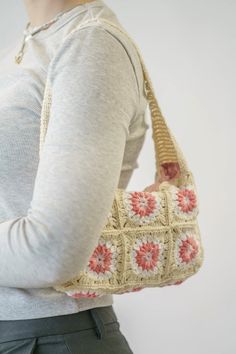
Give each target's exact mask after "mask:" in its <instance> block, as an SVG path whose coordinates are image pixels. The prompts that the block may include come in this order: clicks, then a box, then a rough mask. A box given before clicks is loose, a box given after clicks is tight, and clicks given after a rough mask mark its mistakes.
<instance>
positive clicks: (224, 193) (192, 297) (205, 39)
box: [0, 0, 236, 354]
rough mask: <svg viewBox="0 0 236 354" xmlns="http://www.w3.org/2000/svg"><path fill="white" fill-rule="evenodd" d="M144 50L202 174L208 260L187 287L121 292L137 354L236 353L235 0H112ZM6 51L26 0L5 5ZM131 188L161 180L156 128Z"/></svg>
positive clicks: (123, 317)
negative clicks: (156, 176)
mask: <svg viewBox="0 0 236 354" xmlns="http://www.w3.org/2000/svg"><path fill="white" fill-rule="evenodd" d="M104 1H105V2H106V3H107V4H108V5H109V6H110V7H111V8H112V9H114V10H115V11H116V13H117V15H118V17H119V18H120V20H121V21H122V22H123V24H124V25H125V26H126V29H127V30H128V31H129V33H130V35H131V36H132V38H133V39H134V40H135V41H136V43H137V44H138V46H139V48H140V50H141V52H142V54H143V58H144V60H145V62H146V65H147V67H148V69H149V73H150V76H151V78H152V81H153V84H154V88H155V91H156V96H157V99H158V101H159V104H160V106H161V108H162V112H163V114H164V115H165V117H166V120H167V122H168V124H169V126H170V128H171V129H172V130H173V133H174V134H175V136H176V138H177V141H178V142H179V143H180V145H181V147H182V149H183V152H184V153H185V156H186V159H187V161H188V162H189V166H190V168H191V170H192V172H193V173H194V176H195V179H196V183H197V186H198V192H199V199H200V214H199V218H198V220H199V225H200V229H201V231H202V239H203V242H204V246H205V262H204V265H203V267H202V268H201V270H200V271H199V273H197V274H196V275H195V276H194V277H192V278H190V279H189V280H187V281H186V282H185V283H183V284H182V285H180V286H176V287H174V286H172V287H166V288H151V289H144V290H142V291H141V292H140V293H131V294H124V295H122V296H121V295H116V296H115V304H114V308H115V310H116V312H117V315H118V317H119V321H120V323H121V329H122V331H123V332H124V334H125V335H126V337H127V339H128V341H129V343H130V346H131V347H132V348H133V350H134V353H135V354H143V353H147V354H156V353H163V354H178V353H179V354H180V353H181V354H233V353H235V352H236V336H235V334H234V330H235V327H234V326H235V323H236V301H235V298H236V284H235V283H236V282H235V279H236V274H235V273H236V272H235V268H236V256H235V253H236V232H235V229H233V221H234V219H236V207H235V200H234V198H236V193H235V192H236V188H235V182H236V168H235V156H234V151H236V146H235V145H236V143H235V129H236V125H235V119H236V105H235V89H236V68H235V61H236V24H235V12H236V2H235V1H234V0H198V1H193V0H178V1H176V0H147V1H139V0H129V1H127V0H119V1H115V0H104ZM0 17H1V21H0V38H1V42H0V46H1V47H0V50H1V49H3V47H4V46H5V45H7V43H9V41H12V40H14V38H15V37H16V36H19V35H20V33H21V31H23V27H24V25H25V22H26V14H25V12H24V10H23V5H22V2H20V1H19V0H11V1H8V2H7V1H4V2H3V1H1V2H0ZM139 164H140V168H139V169H138V170H136V171H135V173H134V175H133V177H132V179H131V181H130V184H129V188H128V189H129V190H135V189H136V190H139V189H140V190H142V189H143V188H144V187H145V186H146V185H148V184H151V183H152V182H153V176H154V168H155V165H154V152H153V143H152V138H151V129H149V132H148V135H147V139H146V142H145V145H144V148H143V150H142V152H141V155H140V158H139Z"/></svg>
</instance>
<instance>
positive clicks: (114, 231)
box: [39, 19, 204, 298]
mask: <svg viewBox="0 0 236 354" xmlns="http://www.w3.org/2000/svg"><path fill="white" fill-rule="evenodd" d="M102 22H103V23H106V24H107V25H108V26H109V25H111V26H113V27H114V28H116V29H117V30H119V31H121V32H123V33H125V34H126V35H127V36H128V37H129V35H128V34H127V33H126V31H124V29H122V28H121V27H120V26H117V25H116V24H114V23H113V22H110V21H109V20H106V19H89V20H86V21H84V22H82V23H81V24H79V26H77V27H76V28H74V29H73V30H72V31H74V30H77V29H78V27H79V28H82V27H84V26H91V25H96V23H98V24H101V23H102ZM70 33H71V32H70ZM129 39H130V40H131V41H132V42H133V40H132V39H131V38H130V37H129ZM133 44H134V46H135V48H136V50H137V52H138V54H139V58H140V61H141V64H142V69H143V75H144V86H145V95H146V97H147V100H148V104H149V110H150V113H151V118H152V130H153V133H152V138H153V141H154V149H155V163H156V171H157V172H156V174H157V176H165V173H167V172H166V171H167V170H168V166H170V165H172V166H174V167H176V166H177V171H178V173H177V174H176V175H175V176H176V178H172V179H171V182H170V181H168V180H163V181H162V182H161V183H160V185H159V190H156V191H152V192H148V191H127V190H124V189H120V188H117V190H116V191H115V195H114V200H113V204H112V207H111V210H110V211H109V213H108V215H107V221H106V224H105V225H104V228H103V231H102V233H101V235H100V238H99V240H98V244H97V247H96V248H95V249H94V251H93V253H92V254H91V257H90V259H89V260H88V263H87V266H86V267H85V269H84V270H83V271H80V272H78V275H77V276H76V277H75V278H73V279H69V280H68V281H67V282H65V283H63V284H57V285H56V286H55V287H54V288H55V290H57V291H59V292H64V293H66V294H67V295H68V296H71V297H74V298H81V297H87V298H88V297H89V298H91V297H99V296H102V295H105V294H124V293H127V292H134V291H140V290H142V289H144V288H146V287H163V286H169V285H177V284H181V283H182V282H183V281H184V280H186V279H187V278H189V277H191V276H192V275H194V274H196V273H197V272H198V270H199V269H200V267H201V266H202V263H203V259H204V249H203V245H202V240H201V235H200V230H199V225H198V222H197V215H198V213H199V208H198V207H199V203H198V198H197V190H196V185H195V181H194V177H193V174H192V172H191V171H190V170H189V167H188V165H187V162H186V160H185V158H184V156H183V153H182V151H181V149H180V147H179V145H178V143H177V141H176V139H175V137H174V136H173V134H172V132H171V131H170V129H169V127H168V125H167V123H166V121H165V119H164V117H163V115H162V113H161V111H160V108H159V106H158V103H157V100H156V97H155V94H154V90H153V86H152V83H151V80H150V78H149V75H148V72H147V69H146V67H145V64H144V62H143V59H142V57H141V54H140V52H139V49H138V47H137V45H136V44H135V43H134V42H133ZM51 98H52V92H51V88H50V85H49V82H48V80H46V85H45V91H44V99H43V104H42V111H41V124H40V149H39V151H40V152H41V150H42V145H43V142H44V139H45V134H46V131H47V125H48V121H49V117H50V104H51ZM39 154H40V153H39ZM173 181H174V182H173Z"/></svg>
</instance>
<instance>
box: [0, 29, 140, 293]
mask: <svg viewBox="0 0 236 354" xmlns="http://www.w3.org/2000/svg"><path fill="white" fill-rule="evenodd" d="M48 75H49V76H48V77H49V82H50V85H51V89H52V104H51V112H50V120H49V124H48V130H47V135H46V139H45V143H44V146H43V150H42V155H41V158H40V161H39V165H38V170H37V175H36V179H35V185H34V191H33V197H32V201H31V203H30V206H29V209H28V212H27V215H22V216H19V217H17V218H14V219H11V220H7V221H4V222H2V223H1V224H0V286H5V287H22V288H42V287H50V286H53V285H55V284H57V283H60V282H64V281H66V280H69V279H71V278H72V277H74V276H76V274H78V272H79V271H81V270H83V269H84V267H85V266H86V263H87V261H88V259H89V257H90V255H91V254H92V251H93V250H94V248H95V247H96V245H97V242H98V239H99V237H100V235H101V232H102V229H103V227H104V225H105V223H106V220H107V215H108V213H109V211H110V209H111V206H112V201H113V198H114V195H115V190H116V188H117V185H118V181H119V177H120V170H121V166H122V160H123V155H124V148H125V143H126V138H127V136H128V133H129V125H130V123H131V121H132V119H133V118H134V117H135V114H136V111H137V107H138V104H139V89H138V83H137V80H136V76H135V70H134V67H133V65H132V62H131V60H130V57H129V55H128V53H127V51H126V49H125V47H124V46H123V45H122V44H121V42H120V41H119V40H118V39H117V38H115V37H114V36H113V35H112V34H111V33H109V32H108V31H106V30H105V29H104V28H102V27H100V26H99V27H91V28H87V29H82V30H76V31H75V32H73V33H72V34H70V35H69V36H68V37H67V38H66V39H65V40H64V42H62V43H61V45H60V47H59V48H58V49H57V51H56V53H55V55H54V56H53V59H52V61H51V62H50V65H49V68H48Z"/></svg>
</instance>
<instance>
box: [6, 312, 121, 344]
mask: <svg viewBox="0 0 236 354" xmlns="http://www.w3.org/2000/svg"><path fill="white" fill-rule="evenodd" d="M107 324H109V330H113V329H115V328H119V327H120V324H119V322H118V320H117V316H116V313H115V312H114V309H113V307H112V305H110V306H102V307H94V308H92V309H88V310H85V311H80V312H77V313H73V314H67V315H62V316H53V317H44V318H34V319H26V320H13V321H5V320H4V321H0V343H3V342H7V341H11V340H17V339H26V338H33V337H40V336H47V335H57V334H66V333H70V332H75V331H83V330H86V329H92V328H94V329H95V331H96V334H97V336H98V338H99V339H102V338H103V336H104V335H105V333H106V331H107V328H106V325H107Z"/></svg>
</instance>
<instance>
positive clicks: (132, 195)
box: [123, 191, 161, 224]
mask: <svg viewBox="0 0 236 354" xmlns="http://www.w3.org/2000/svg"><path fill="white" fill-rule="evenodd" d="M123 198H124V206H125V208H126V211H127V214H128V217H129V218H130V219H131V220H133V221H135V222H137V223H141V224H144V223H150V222H153V221H155V219H156V218H157V216H158V214H159V213H160V204H161V200H160V196H159V194H158V193H155V192H153V193H150V192H143V191H141V192H136V191H135V192H124V197H123Z"/></svg>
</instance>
